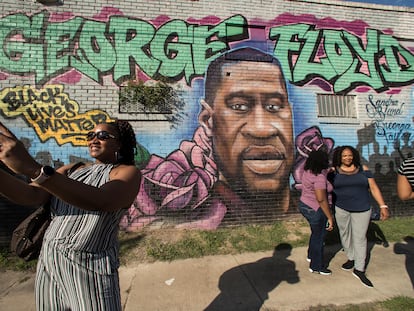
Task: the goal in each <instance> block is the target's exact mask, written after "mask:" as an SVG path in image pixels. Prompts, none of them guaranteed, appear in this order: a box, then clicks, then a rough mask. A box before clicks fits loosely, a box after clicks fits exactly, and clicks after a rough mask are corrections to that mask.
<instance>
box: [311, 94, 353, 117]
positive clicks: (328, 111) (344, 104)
mask: <svg viewBox="0 0 414 311" xmlns="http://www.w3.org/2000/svg"><path fill="white" fill-rule="evenodd" d="M316 102H317V104H318V117H319V118H324V117H327V118H340V119H352V120H355V119H356V118H357V110H356V96H355V95H343V96H341V95H332V94H318V95H317V98H316Z"/></svg>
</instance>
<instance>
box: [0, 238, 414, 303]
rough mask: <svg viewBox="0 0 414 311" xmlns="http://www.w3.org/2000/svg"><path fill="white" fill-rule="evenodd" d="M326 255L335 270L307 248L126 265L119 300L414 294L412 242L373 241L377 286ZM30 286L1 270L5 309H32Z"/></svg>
mask: <svg viewBox="0 0 414 311" xmlns="http://www.w3.org/2000/svg"><path fill="white" fill-rule="evenodd" d="M282 246H283V245H282ZM326 257H327V258H326V259H328V260H329V261H330V264H329V268H330V269H331V270H332V272H333V273H332V275H330V276H322V275H318V274H312V273H310V272H309V271H308V265H309V263H308V262H307V261H306V248H305V247H299V248H294V249H292V250H291V251H290V250H289V248H284V247H281V246H279V247H277V249H276V250H275V252H258V253H243V254H237V255H224V256H206V257H203V258H198V259H185V260H176V261H172V262H156V263H150V264H147V263H145V264H142V263H140V264H136V265H133V266H121V267H120V270H119V272H120V280H121V294H122V303H123V307H124V310H125V311H136V310H144V311H193V310H194V311H198V310H206V311H218V310H220V311H221V310H237V311H241V310H246V311H251V310H262V311H263V310H267V311H275V310H281V311H288V310H307V309H308V308H309V307H311V306H313V307H315V306H318V305H319V306H327V305H338V306H339V305H346V304H362V303H365V302H373V301H384V300H386V299H388V298H391V297H395V296H398V295H402V296H409V297H413V298H414V291H413V282H414V281H412V279H413V280H414V277H413V275H414V260H413V258H414V241H408V242H404V243H397V244H393V243H390V246H389V247H387V248H385V247H383V246H382V245H378V244H370V256H369V257H370V260H369V265H368V268H367V276H368V277H369V279H370V280H371V281H372V283H373V284H374V288H372V289H371V288H366V287H364V286H363V285H362V284H361V283H360V281H359V280H358V279H356V278H355V277H354V276H353V275H352V272H351V271H343V270H342V269H341V265H342V263H343V262H345V261H346V257H345V254H344V253H343V251H342V250H341V249H340V247H339V245H334V246H329V247H327V248H326ZM33 286H34V275H33V274H27V273H22V272H11V271H8V272H2V273H1V276H0V310H13V311H20V310H21V311H23V310H24V311H30V310H35V309H34V306H33V304H34V302H33V301H34V295H33Z"/></svg>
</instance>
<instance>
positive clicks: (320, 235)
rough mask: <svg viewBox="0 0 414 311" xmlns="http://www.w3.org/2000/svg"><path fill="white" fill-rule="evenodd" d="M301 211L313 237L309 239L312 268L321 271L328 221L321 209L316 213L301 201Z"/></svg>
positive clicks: (309, 255)
mask: <svg viewBox="0 0 414 311" xmlns="http://www.w3.org/2000/svg"><path fill="white" fill-rule="evenodd" d="M299 210H300V212H301V213H302V215H303V216H304V217H305V218H306V220H307V221H308V222H309V225H310V228H311V236H310V238H309V247H308V257H309V258H310V260H311V263H310V268H311V269H312V270H314V271H320V270H321V269H322V268H324V264H323V245H324V240H325V236H326V221H327V220H328V219H327V218H326V216H325V214H324V213H323V211H322V209H321V208H318V209H317V210H316V211H315V210H314V209H313V208H311V207H309V206H308V205H306V204H305V203H303V202H301V201H299Z"/></svg>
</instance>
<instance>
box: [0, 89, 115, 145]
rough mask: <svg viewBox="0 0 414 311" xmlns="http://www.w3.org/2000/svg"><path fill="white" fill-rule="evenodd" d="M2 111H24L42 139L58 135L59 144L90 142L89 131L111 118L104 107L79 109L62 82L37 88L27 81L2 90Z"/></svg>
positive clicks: (11, 114) (14, 113) (8, 113)
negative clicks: (85, 110)
mask: <svg viewBox="0 0 414 311" xmlns="http://www.w3.org/2000/svg"><path fill="white" fill-rule="evenodd" d="M0 111H2V112H3V114H4V115H5V116H6V117H8V118H15V117H17V116H19V115H22V116H23V117H24V119H25V120H26V122H28V123H29V124H30V125H31V126H32V127H33V128H34V129H35V131H36V133H37V135H38V136H39V138H40V140H41V141H46V140H48V139H50V138H54V139H56V141H57V143H58V144H65V143H72V144H73V145H75V146H83V145H85V144H86V141H85V135H84V134H85V133H86V132H88V131H90V130H92V129H93V128H94V126H95V125H96V124H97V123H101V122H104V121H109V120H111V118H110V117H109V115H108V114H106V113H105V112H103V111H101V110H90V111H88V112H86V113H84V114H82V113H81V114H80V113H79V105H78V103H76V102H75V101H73V100H71V99H70V98H69V97H68V95H67V94H66V93H64V92H63V86H61V85H49V86H47V87H45V88H43V89H40V90H35V89H32V88H31V86H29V85H25V86H22V87H16V88H6V89H3V90H2V91H1V92H0Z"/></svg>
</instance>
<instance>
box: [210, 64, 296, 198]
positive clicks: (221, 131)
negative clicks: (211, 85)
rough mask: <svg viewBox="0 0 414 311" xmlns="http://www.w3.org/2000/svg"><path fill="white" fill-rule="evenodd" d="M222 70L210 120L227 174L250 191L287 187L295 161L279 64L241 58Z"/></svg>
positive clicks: (222, 168) (216, 150)
mask: <svg viewBox="0 0 414 311" xmlns="http://www.w3.org/2000/svg"><path fill="white" fill-rule="evenodd" d="M222 74H223V82H222V84H221V86H220V88H219V89H218V91H217V94H216V97H215V101H214V103H213V107H212V109H213V111H212V112H211V115H212V124H211V123H210V125H209V126H210V127H211V132H212V139H213V149H214V153H215V157H216V161H217V162H218V165H219V169H220V172H221V174H222V175H223V176H222V177H224V179H225V180H227V182H228V183H229V184H230V185H231V184H234V183H236V184H241V185H242V186H244V187H246V188H247V190H249V191H266V192H268V191H270V192H275V191H278V190H280V189H282V187H283V188H285V187H286V184H287V183H288V178H289V173H290V170H291V167H292V164H293V133H292V111H291V107H290V105H289V102H288V95H287V91H286V88H285V85H284V81H283V80H282V79H283V78H282V75H281V71H280V69H279V67H277V66H276V65H275V64H272V63H263V62H240V63H237V64H230V65H227V66H225V67H223V69H222ZM207 91H208V90H207Z"/></svg>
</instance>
